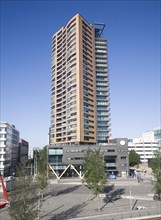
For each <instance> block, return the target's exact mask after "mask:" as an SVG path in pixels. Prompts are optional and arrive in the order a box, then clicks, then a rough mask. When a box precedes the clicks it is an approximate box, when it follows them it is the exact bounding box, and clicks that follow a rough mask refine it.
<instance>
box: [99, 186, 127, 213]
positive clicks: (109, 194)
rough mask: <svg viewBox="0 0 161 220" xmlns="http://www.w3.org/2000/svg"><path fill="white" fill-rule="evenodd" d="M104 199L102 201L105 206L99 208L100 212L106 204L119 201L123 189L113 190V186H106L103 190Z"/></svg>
mask: <svg viewBox="0 0 161 220" xmlns="http://www.w3.org/2000/svg"><path fill="white" fill-rule="evenodd" d="M104 192H105V193H106V197H105V198H104V199H103V201H104V202H105V204H104V205H103V206H102V207H101V210H102V209H103V208H104V207H105V206H106V205H107V204H108V203H113V202H114V201H117V200H118V199H121V195H122V194H124V193H125V188H120V189H116V190H114V185H110V186H106V187H105V189H104Z"/></svg>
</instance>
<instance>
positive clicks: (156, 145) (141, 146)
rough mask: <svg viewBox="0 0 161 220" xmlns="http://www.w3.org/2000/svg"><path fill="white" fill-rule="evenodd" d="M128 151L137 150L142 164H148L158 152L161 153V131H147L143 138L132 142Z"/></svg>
mask: <svg viewBox="0 0 161 220" xmlns="http://www.w3.org/2000/svg"><path fill="white" fill-rule="evenodd" d="M128 150H129V151H130V150H135V151H136V153H137V154H139V155H140V159H141V162H142V163H144V164H148V162H149V161H150V160H151V159H152V158H154V155H155V152H156V151H160V152H161V129H160V128H156V129H153V130H150V131H146V132H144V133H143V134H142V137H140V138H134V139H132V140H130V141H129V148H128Z"/></svg>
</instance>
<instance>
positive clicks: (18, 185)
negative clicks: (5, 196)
mask: <svg viewBox="0 0 161 220" xmlns="http://www.w3.org/2000/svg"><path fill="white" fill-rule="evenodd" d="M27 170H28V168H27V167H26V166H25V165H24V164H21V165H19V167H18V168H17V170H16V174H17V177H16V178H15V182H14V188H13V190H12V191H11V192H10V195H9V200H10V207H9V209H8V212H9V215H10V217H11V219H13V220H31V219H35V218H36V217H37V216H38V213H39V207H38V202H39V197H38V191H37V189H36V187H35V183H34V182H33V180H32V177H31V176H29V175H28V172H27Z"/></svg>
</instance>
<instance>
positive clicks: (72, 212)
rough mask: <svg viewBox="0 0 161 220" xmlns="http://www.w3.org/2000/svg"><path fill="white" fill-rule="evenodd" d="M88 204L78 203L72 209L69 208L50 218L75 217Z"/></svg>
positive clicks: (60, 219) (57, 219)
mask: <svg viewBox="0 0 161 220" xmlns="http://www.w3.org/2000/svg"><path fill="white" fill-rule="evenodd" d="M85 206H86V203H85V202H84V203H82V204H78V205H75V206H73V207H72V208H70V209H67V210H65V211H63V212H61V213H58V214H55V215H54V216H53V217H52V218H51V219H50V220H64V219H69V218H75V217H76V215H77V214H78V213H80V212H81V210H82V209H83V208H84V207H85Z"/></svg>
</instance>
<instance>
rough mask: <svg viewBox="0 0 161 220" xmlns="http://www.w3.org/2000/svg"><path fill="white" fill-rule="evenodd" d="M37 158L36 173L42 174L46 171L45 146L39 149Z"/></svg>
mask: <svg viewBox="0 0 161 220" xmlns="http://www.w3.org/2000/svg"><path fill="white" fill-rule="evenodd" d="M37 159H38V166H37V168H38V173H39V174H42V173H44V172H47V165H48V159H47V146H45V147H44V148H43V149H41V150H39V152H38V158H37Z"/></svg>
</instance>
